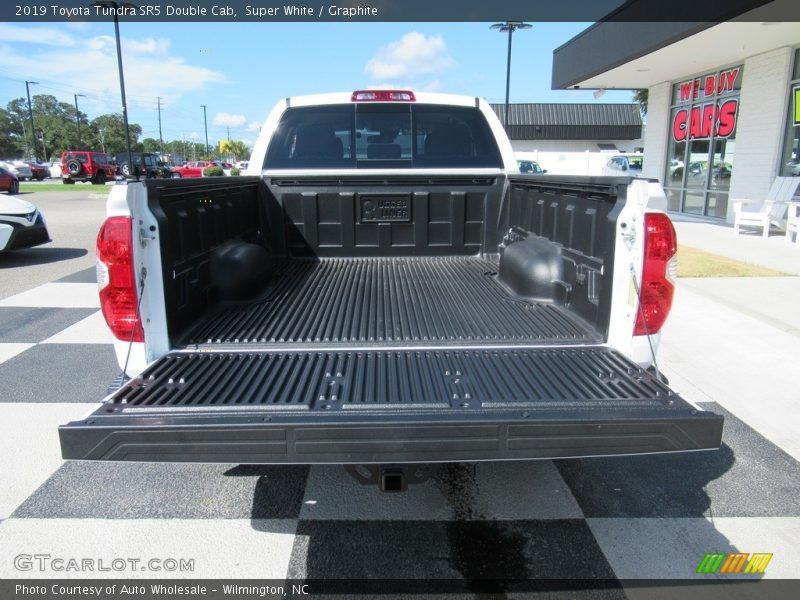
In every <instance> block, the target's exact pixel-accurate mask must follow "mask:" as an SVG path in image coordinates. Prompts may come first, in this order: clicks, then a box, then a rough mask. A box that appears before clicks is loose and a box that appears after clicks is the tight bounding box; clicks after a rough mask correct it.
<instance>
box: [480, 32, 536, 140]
mask: <svg viewBox="0 0 800 600" xmlns="http://www.w3.org/2000/svg"><path fill="white" fill-rule="evenodd" d="M531 27H533V26H532V25H531V24H530V23H523V22H522V21H506V22H505V23H495V24H494V25H492V26H491V27H490V28H491V29H497V30H498V31H500V32H503V31H507V32H508V60H507V61H506V110H505V115H506V116H505V121H504V122H503V125H504V126H505V128H506V133H508V93H509V90H510V89H511V36H513V35H514V31H515V30H517V29H530V28H531Z"/></svg>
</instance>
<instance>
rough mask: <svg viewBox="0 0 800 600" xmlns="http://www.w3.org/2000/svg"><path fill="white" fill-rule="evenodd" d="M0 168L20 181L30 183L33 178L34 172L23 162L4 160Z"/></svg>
mask: <svg viewBox="0 0 800 600" xmlns="http://www.w3.org/2000/svg"><path fill="white" fill-rule="evenodd" d="M0 167H3V168H4V169H6V170H7V171H8V172H9V173H11V174H12V175H14V176H16V178H17V179H19V180H20V181H30V180H31V179H32V178H33V171H31V168H30V167H29V166H28V165H27V164H26V163H25V162H23V161H21V160H3V161H0Z"/></svg>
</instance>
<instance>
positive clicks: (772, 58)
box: [727, 47, 792, 223]
mask: <svg viewBox="0 0 800 600" xmlns="http://www.w3.org/2000/svg"><path fill="white" fill-rule="evenodd" d="M791 64H792V49H791V48H789V47H784V48H778V49H777V50H770V51H769V52H765V53H764V54H759V55H757V56H751V57H750V58H747V59H745V61H744V76H743V78H742V90H741V95H740V98H739V116H738V117H737V122H736V150H735V155H734V158H733V172H732V173H731V187H730V196H729V201H728V213H727V221H728V222H729V223H732V222H733V200H735V199H748V200H753V201H761V200H764V198H766V196H767V192H768V191H769V189H770V187H771V186H772V183H773V181H774V180H775V177H776V176H777V174H778V164H779V162H780V156H781V144H782V143H783V135H784V129H785V127H786V98H787V95H788V89H789V77H790V73H789V69H790V68H791Z"/></svg>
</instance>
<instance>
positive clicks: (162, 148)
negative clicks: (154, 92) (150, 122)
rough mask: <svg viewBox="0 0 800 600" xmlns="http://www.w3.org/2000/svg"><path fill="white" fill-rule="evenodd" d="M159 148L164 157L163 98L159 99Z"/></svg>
mask: <svg viewBox="0 0 800 600" xmlns="http://www.w3.org/2000/svg"><path fill="white" fill-rule="evenodd" d="M158 147H159V148H160V149H161V155H162V156H163V155H164V138H163V136H162V135H161V96H159V97H158Z"/></svg>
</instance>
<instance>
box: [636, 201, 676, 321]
mask: <svg viewBox="0 0 800 600" xmlns="http://www.w3.org/2000/svg"><path fill="white" fill-rule="evenodd" d="M677 251H678V236H677V235H676V234H675V228H674V227H673V226H672V221H670V220H669V217H668V216H667V215H665V214H664V213H646V214H645V215H644V266H643V268H642V281H641V286H640V288H639V289H640V299H639V302H640V309H639V311H638V312H637V315H636V325H635V326H634V329H633V335H648V334H653V333H657V332H658V331H659V330H660V329H661V327H662V326H663V325H664V321H666V320H667V315H669V311H670V309H671V308H672V296H673V294H674V292H675V285H674V284H673V280H674V276H675V267H676V264H677V260H676V258H675V253H676V252H677Z"/></svg>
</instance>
